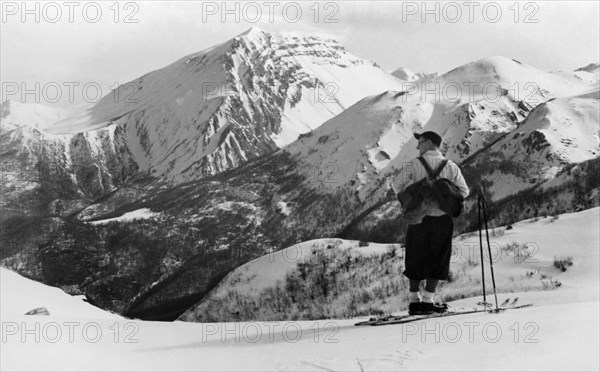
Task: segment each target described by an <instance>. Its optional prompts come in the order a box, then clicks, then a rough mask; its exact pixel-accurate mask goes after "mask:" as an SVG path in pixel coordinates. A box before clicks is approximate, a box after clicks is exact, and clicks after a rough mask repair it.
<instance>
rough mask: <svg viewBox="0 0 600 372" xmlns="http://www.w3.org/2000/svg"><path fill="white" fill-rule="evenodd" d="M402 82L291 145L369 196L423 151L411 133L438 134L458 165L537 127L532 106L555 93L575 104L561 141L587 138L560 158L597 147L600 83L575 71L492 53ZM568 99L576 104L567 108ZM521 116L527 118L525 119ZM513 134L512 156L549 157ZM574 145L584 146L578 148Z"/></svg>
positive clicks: (564, 113)
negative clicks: (537, 66)
mask: <svg viewBox="0 0 600 372" xmlns="http://www.w3.org/2000/svg"><path fill="white" fill-rule="evenodd" d="M404 88H405V91H404V92H397V91H388V92H385V93H381V94H379V95H375V96H371V97H367V98H365V99H363V100H361V101H360V102H358V103H357V104H355V105H354V106H352V107H350V108H349V109H347V110H346V111H344V112H343V113H342V114H340V115H338V116H336V117H334V118H333V119H331V120H329V121H328V122H327V123H325V124H324V125H322V126H321V127H319V128H318V129H317V130H315V131H313V132H312V133H311V134H310V135H307V136H302V137H301V138H300V139H299V140H298V141H296V142H295V143H293V144H291V145H289V146H288V147H286V150H287V151H289V152H290V153H291V154H293V155H297V157H298V159H302V161H304V162H306V163H308V164H309V165H314V164H319V165H320V166H321V167H323V168H328V169H324V171H327V170H329V171H330V172H331V175H330V176H324V177H321V179H320V180H319V181H321V182H322V181H323V180H326V181H334V183H337V184H345V183H351V184H352V185H355V186H354V187H355V188H356V189H359V192H360V195H361V196H362V197H365V196H367V195H369V194H370V191H369V188H366V189H363V190H361V189H362V187H363V185H370V187H372V186H373V185H375V186H378V185H380V182H375V183H373V182H372V181H374V180H380V181H381V179H384V178H385V177H388V176H390V175H391V176H392V177H394V176H396V175H397V174H398V173H399V171H400V169H401V168H402V167H403V164H405V162H407V161H408V160H410V159H411V158H413V157H415V156H417V150H416V140H415V139H414V138H413V136H412V133H413V132H421V131H426V130H433V131H435V132H437V133H440V134H441V135H442V138H443V144H442V151H444V152H445V154H446V156H447V157H448V158H450V159H452V160H454V161H456V162H458V163H460V162H462V161H463V160H465V159H467V158H469V157H470V156H472V155H474V154H476V153H477V152H478V151H480V150H485V149H487V148H488V147H489V146H490V145H492V144H493V143H494V142H496V141H497V140H499V139H500V138H502V137H503V136H505V135H507V134H508V133H511V132H513V131H515V133H516V131H519V132H520V131H529V132H530V131H533V130H534V129H531V128H532V126H533V127H537V126H540V125H542V124H540V123H538V124H532V123H537V122H538V121H539V117H538V118H537V119H534V118H531V119H528V120H526V121H525V119H526V118H527V117H528V116H529V113H530V112H531V110H532V109H533V108H534V107H536V106H538V105H539V104H543V103H545V102H547V101H550V100H553V99H556V101H553V102H556V103H553V102H549V103H547V104H546V105H557V104H558V102H562V100H566V101H568V102H569V103H566V104H564V105H563V108H562V109H561V114H560V117H561V118H562V119H558V118H556V120H562V121H565V120H568V121H570V123H571V124H570V125H572V126H573V128H572V129H573V130H572V132H573V133H567V132H565V131H564V130H561V131H557V132H556V133H555V134H554V136H555V139H556V140H555V142H557V143H560V141H562V142H563V143H566V142H571V143H575V142H578V141H579V138H581V139H582V141H583V142H582V143H581V144H577V145H573V146H571V151H570V152H569V151H567V152H568V153H569V154H571V155H568V156H567V155H566V153H565V154H564V156H563V160H562V162H561V164H565V163H566V162H580V161H583V160H587V159H590V158H593V157H595V155H594V152H596V153H597V151H596V148H597V147H598V143H597V134H594V130H593V128H594V126H596V127H597V125H598V117H597V113H596V114H594V109H595V107H596V106H595V105H597V99H595V98H594V97H596V95H597V89H594V85H593V84H590V83H589V82H587V81H582V80H581V79H578V78H577V77H576V76H575V75H573V74H571V75H569V76H562V75H560V74H555V73H548V72H544V71H541V70H538V69H535V68H534V67H532V66H528V65H525V64H523V63H521V62H519V61H515V60H512V59H510V58H505V57H488V58H483V59H481V60H478V61H475V62H472V63H468V64H466V65H464V66H460V67H458V68H456V69H453V70H452V71H449V72H447V73H445V74H443V75H441V76H438V77H436V78H433V79H431V80H430V81H426V82H418V83H415V84H412V85H404ZM557 97H564V98H563V99H562V100H561V99H559V98H557ZM584 102H585V103H584ZM569 105H571V106H578V108H575V107H573V108H570V109H567V106H569ZM542 107H544V106H541V107H539V109H541V108H542ZM557 109H558V108H557ZM596 110H597V109H596ZM536 112H538V110H537V109H536ZM539 112H543V110H541V111H539ZM580 118H581V120H580ZM523 121H525V124H521V123H522V122H523ZM562 121H561V122H562ZM517 128H519V129H517ZM527 128H530V129H527ZM552 131H554V129H552ZM575 133H579V134H575ZM590 134H591V136H590ZM511 136H512V133H511ZM511 136H507V137H505V138H506V141H508V142H510V146H511V148H510V149H509V148H508V145H506V146H505V147H504V150H502V151H505V152H506V154H507V156H512V155H513V154H514V153H515V151H516V150H515V146H516V147H519V150H518V151H526V152H529V153H531V151H535V152H536V154H535V155H534V157H535V158H541V159H544V157H545V156H546V154H545V153H544V152H541V151H540V152H539V153H538V150H540V149H531V148H530V149H523V148H522V147H523V146H521V145H520V142H516V141H512V142H511V140H510V138H512V137H511ZM563 136H564V137H565V138H564V139H563V138H562V137H563ZM575 137H576V138H575ZM525 145H526V144H525ZM575 146H578V147H579V150H573V149H574V148H575ZM525 147H526V146H525ZM518 151H517V152H518ZM556 151H557V152H560V153H564V151H561V150H558V149H557V150H556ZM575 153H577V155H575ZM531 166H532V167H534V168H536V169H537V168H538V167H541V168H548V167H552V166H554V164H552V162H551V161H547V162H544V163H543V164H538V163H536V164H532V165H531Z"/></svg>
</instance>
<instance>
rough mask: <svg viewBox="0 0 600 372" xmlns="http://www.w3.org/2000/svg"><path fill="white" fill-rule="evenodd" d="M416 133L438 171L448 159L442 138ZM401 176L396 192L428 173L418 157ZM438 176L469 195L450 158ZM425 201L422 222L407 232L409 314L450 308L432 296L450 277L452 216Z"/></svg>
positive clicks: (425, 155)
mask: <svg viewBox="0 0 600 372" xmlns="http://www.w3.org/2000/svg"><path fill="white" fill-rule="evenodd" d="M414 136H415V138H416V139H417V141H418V144H417V150H419V155H420V156H421V157H423V158H424V160H425V161H426V162H427V164H428V165H429V167H430V168H431V169H432V170H434V171H435V170H436V169H437V167H438V166H439V165H440V164H441V163H442V161H443V160H445V158H444V156H443V155H442V153H441V152H440V150H439V147H440V144H441V143H442V138H441V137H440V136H439V135H438V134H437V133H435V132H431V131H429V132H423V133H421V134H417V133H415V134H414ZM402 176H403V177H400V180H399V181H400V182H396V183H395V185H394V186H395V187H393V190H394V192H396V190H403V189H404V188H405V187H406V186H408V185H411V184H413V183H415V182H418V181H420V180H421V179H423V178H426V177H428V173H427V170H426V169H425V167H424V166H423V164H422V163H421V161H419V159H418V158H415V159H413V160H412V161H411V162H410V163H408V164H405V166H404V167H403V168H402ZM438 178H446V179H448V180H449V181H451V182H452V183H453V184H454V185H456V187H458V189H459V191H460V194H461V195H462V196H463V197H464V198H466V197H467V195H469V188H468V187H467V184H466V182H465V179H464V177H463V175H462V173H461V172H460V168H458V166H457V165H456V164H455V163H454V162H453V161H451V160H448V162H447V164H446V166H445V167H444V168H443V169H442V171H441V173H440V174H439V176H438ZM424 204H425V210H424V211H423V214H424V217H423V219H422V220H421V222H420V223H417V224H413V225H409V226H408V229H407V231H406V258H405V265H404V266H405V270H404V275H405V276H406V277H407V278H408V279H409V283H410V288H409V291H410V293H409V296H408V299H409V302H410V304H409V307H408V311H409V313H410V314H431V313H435V312H444V311H446V308H447V307H446V306H445V305H437V304H435V303H434V301H433V295H434V293H435V289H436V287H437V284H438V282H439V281H440V280H446V279H447V278H448V272H449V269H450V256H451V254H452V234H453V230H454V223H453V220H452V216H450V215H448V214H446V213H445V212H444V211H442V210H441V209H440V207H439V205H438V204H437V202H435V201H426V202H425V203H424ZM421 281H425V288H424V289H425V291H424V293H423V295H422V296H421V295H420V293H419V287H420V285H421Z"/></svg>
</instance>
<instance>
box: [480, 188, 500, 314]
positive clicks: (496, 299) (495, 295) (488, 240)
mask: <svg viewBox="0 0 600 372" xmlns="http://www.w3.org/2000/svg"><path fill="white" fill-rule="evenodd" d="M482 191H483V188H482ZM481 203H482V206H483V208H482V209H483V223H484V224H485V238H486V241H487V246H488V253H489V255H490V272H491V274H492V288H493V289H494V299H495V301H496V312H498V311H499V308H498V295H497V294H496V279H495V278H494V260H492V248H491V246H490V235H489V233H488V224H487V213H486V211H485V210H486V205H485V200H484V199H483V195H482V197H481Z"/></svg>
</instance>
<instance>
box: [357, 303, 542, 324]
mask: <svg viewBox="0 0 600 372" xmlns="http://www.w3.org/2000/svg"><path fill="white" fill-rule="evenodd" d="M518 300H519V298H518V297H517V298H515V299H514V300H513V301H512V302H511V301H510V298H507V299H506V301H504V302H503V303H502V304H501V305H500V306H499V307H498V308H494V307H492V305H491V304H490V303H485V302H479V303H478V305H484V308H458V309H453V308H449V309H448V310H447V311H445V312H443V313H433V314H426V315H410V314H404V315H390V316H384V317H378V318H371V319H369V320H366V321H363V322H358V323H356V324H355V325H357V326H363V325H369V326H379V325H387V324H403V323H410V322H416V321H419V320H424V319H430V318H443V317H448V316H454V315H462V314H473V313H483V312H488V313H498V312H500V311H504V310H509V309H521V308H524V307H529V306H533V304H524V305H518V304H517V302H518Z"/></svg>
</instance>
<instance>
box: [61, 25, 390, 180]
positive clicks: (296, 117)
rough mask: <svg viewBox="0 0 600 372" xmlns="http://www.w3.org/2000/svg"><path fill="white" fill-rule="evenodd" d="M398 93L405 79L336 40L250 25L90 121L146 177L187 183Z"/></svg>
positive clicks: (157, 74) (145, 81)
mask: <svg viewBox="0 0 600 372" xmlns="http://www.w3.org/2000/svg"><path fill="white" fill-rule="evenodd" d="M392 89H396V90H397V89H400V83H399V82H398V80H397V79H395V78H393V77H392V76H391V75H389V74H387V73H385V72H384V71H382V70H381V69H380V68H379V67H378V66H377V65H376V64H375V63H373V62H372V61H368V60H365V59H361V58H359V57H356V56H354V55H352V54H350V53H348V52H347V51H346V50H345V48H344V47H343V46H342V45H340V44H339V43H338V42H337V41H335V40H332V39H322V38H320V37H316V36H302V35H299V34H293V33H279V34H276V33H268V32H265V31H264V30H261V29H260V28H257V27H252V28H250V29H248V30H247V31H245V32H243V33H241V34H239V35H238V36H236V37H234V38H232V39H230V40H228V41H225V42H223V43H221V44H218V45H216V46H214V47H211V48H208V49H206V50H203V51H201V52H198V53H194V54H190V55H188V56H185V57H183V58H181V59H179V60H177V61H175V62H174V63H172V64H170V65H168V66H166V67H164V68H162V69H159V70H156V71H152V72H151V73H148V74H145V75H143V76H141V77H140V78H138V79H135V80H133V81H131V82H129V83H126V84H123V85H121V86H119V87H118V88H117V89H116V90H115V91H113V92H111V94H109V95H108V96H106V97H104V98H103V99H102V100H101V101H100V102H99V103H98V104H96V105H95V106H94V107H93V108H92V109H91V110H90V113H89V116H88V119H89V122H93V123H94V125H95V127H94V128H98V127H99V126H108V125H110V124H111V123H116V124H117V125H118V126H119V127H120V128H121V130H122V132H123V133H124V136H125V138H127V147H128V149H129V150H130V151H131V154H132V155H133V157H134V159H135V162H136V164H138V165H139V167H140V170H142V171H146V172H149V173H150V174H152V175H154V176H157V177H163V178H166V179H169V180H170V181H173V182H175V183H179V182H185V181H188V180H191V179H197V178H199V177H203V176H207V175H213V174H216V173H219V172H221V171H223V170H226V169H230V168H234V167H237V166H239V165H240V164H242V163H244V162H247V161H249V160H251V159H253V158H255V157H258V156H261V155H264V154H266V153H269V152H272V151H274V150H276V149H277V148H279V147H282V146H285V145H287V144H289V143H291V142H293V141H294V140H296V139H297V138H298V136H299V135H300V134H303V133H306V132H309V131H311V130H313V129H315V128H317V127H318V126H320V125H321V124H322V123H324V122H325V121H327V120H328V119H330V118H332V117H333V116H335V115H337V114H339V113H340V112H342V111H343V110H344V109H346V108H347V107H349V106H351V105H352V104H354V103H355V102H357V101H358V100H360V99H361V98H363V97H365V96H368V95H371V94H376V93H380V92H382V91H386V90H392ZM115 97H120V99H115ZM83 118H85V116H83ZM79 122H81V119H79V120H76V121H74V123H70V124H69V123H62V124H61V125H62V126H63V127H67V126H69V125H70V126H71V127H74V126H75V124H77V123H79Z"/></svg>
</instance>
